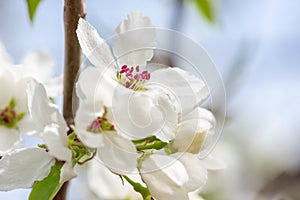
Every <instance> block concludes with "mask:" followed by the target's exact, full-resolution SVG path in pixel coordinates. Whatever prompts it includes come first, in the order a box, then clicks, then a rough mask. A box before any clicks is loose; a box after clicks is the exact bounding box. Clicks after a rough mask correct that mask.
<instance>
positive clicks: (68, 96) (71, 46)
mask: <svg viewBox="0 0 300 200" xmlns="http://www.w3.org/2000/svg"><path fill="white" fill-rule="evenodd" d="M85 15H86V11H85V4H84V0H65V5H64V28H65V61H64V94H63V95H64V100H63V115H64V118H65V120H66V121H67V124H68V125H70V124H73V109H74V108H73V103H74V102H76V100H75V99H73V89H74V83H75V79H76V76H77V73H78V71H79V67H80V64H81V48H80V45H79V42H78V39H77V35H76V28H77V24H78V20H79V18H80V17H83V18H84V17H85Z"/></svg>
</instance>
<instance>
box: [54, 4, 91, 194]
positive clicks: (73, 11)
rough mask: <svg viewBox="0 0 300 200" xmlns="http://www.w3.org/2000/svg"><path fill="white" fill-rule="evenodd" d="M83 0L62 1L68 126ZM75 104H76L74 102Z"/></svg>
mask: <svg viewBox="0 0 300 200" xmlns="http://www.w3.org/2000/svg"><path fill="white" fill-rule="evenodd" d="M85 15H86V10H85V3H84V0H65V1H64V29H65V60H64V93H63V115H64V118H65V120H66V122H67V125H68V126H70V125H71V124H74V116H73V109H75V108H73V102H75V103H76V102H77V101H76V99H73V89H74V84H75V80H76V76H77V73H78V71H79V68H80V65H81V48H80V45H79V42H78V39H77V35H76V28H77V23H78V20H79V18H80V17H83V18H84V17H85ZM75 105H76V104H75ZM68 184H69V183H68V182H66V183H64V185H63V186H62V188H61V189H60V190H59V192H58V193H57V195H56V196H55V198H54V199H55V200H64V199H66V194H67V188H68Z"/></svg>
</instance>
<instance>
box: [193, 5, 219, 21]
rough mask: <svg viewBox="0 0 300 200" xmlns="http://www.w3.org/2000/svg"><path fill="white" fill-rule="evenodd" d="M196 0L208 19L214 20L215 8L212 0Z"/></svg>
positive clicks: (199, 8)
mask: <svg viewBox="0 0 300 200" xmlns="http://www.w3.org/2000/svg"><path fill="white" fill-rule="evenodd" d="M194 2H195V3H196V5H197V7H198V10H199V11H200V12H201V13H202V15H203V16H204V17H205V18H206V19H207V21H209V22H211V23H212V22H214V20H215V19H214V8H213V5H212V2H211V0H194Z"/></svg>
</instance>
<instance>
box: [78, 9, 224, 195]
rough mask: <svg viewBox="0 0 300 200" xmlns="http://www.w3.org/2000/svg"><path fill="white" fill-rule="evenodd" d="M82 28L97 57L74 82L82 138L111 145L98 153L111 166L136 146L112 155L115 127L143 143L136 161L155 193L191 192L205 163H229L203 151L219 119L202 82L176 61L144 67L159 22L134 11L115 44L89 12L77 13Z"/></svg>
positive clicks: (84, 42)
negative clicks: (203, 154) (87, 18)
mask: <svg viewBox="0 0 300 200" xmlns="http://www.w3.org/2000/svg"><path fill="white" fill-rule="evenodd" d="M141 33H143V34H141ZM77 36H78V40H79V43H80V45H81V48H82V50H83V53H84V54H85V55H86V57H87V58H88V59H89V61H90V62H91V63H92V64H93V65H94V67H88V68H87V69H85V70H84V71H83V72H81V74H80V76H79V79H78V82H77V84H76V93H77V95H78V97H79V99H80V105H79V109H78V111H77V113H76V129H77V130H76V132H77V133H78V135H79V137H80V139H81V140H82V141H83V142H84V143H85V144H87V145H88V146H90V147H94V148H97V149H98V151H97V154H98V155H100V154H101V153H99V152H101V151H102V152H106V153H105V154H104V153H103V154H102V155H105V156H102V157H101V156H98V157H100V160H101V159H102V161H103V163H104V165H106V166H107V167H108V168H109V169H111V166H112V165H114V166H117V165H116V164H117V163H118V162H121V163H122V162H123V161H124V160H126V159H127V158H129V156H130V155H132V152H133V151H134V150H133V148H132V151H129V150H128V149H129V148H128V147H127V146H125V145H124V146H122V145H119V144H120V143H119V144H115V145H114V146H115V147H117V148H119V147H122V148H124V149H125V150H126V151H127V155H124V154H120V155H122V157H123V158H119V157H117V156H110V155H115V153H116V152H117V151H115V149H113V148H110V147H108V145H106V144H107V140H106V139H105V137H109V136H111V134H110V133H109V132H113V133H114V135H118V136H120V137H122V138H126V139H127V140H128V141H129V140H132V142H133V143H134V144H135V145H136V146H135V147H136V149H137V150H139V151H141V152H139V153H140V157H139V159H138V160H139V162H138V165H137V167H138V170H139V173H140V175H141V177H142V180H143V181H144V183H145V184H146V186H147V188H148V189H149V191H150V193H151V195H152V197H153V198H154V199H157V200H164V199H170V198H171V199H175V200H176V199H178V200H182V199H189V198H190V197H189V196H191V195H189V193H191V192H194V191H197V190H198V189H199V188H200V187H202V186H203V185H204V184H205V183H206V180H207V170H209V169H212V170H215V169H220V168H223V167H224V165H223V164H222V163H220V162H218V161H216V160H215V159H213V158H211V157H206V158H205V159H199V153H201V151H202V150H203V149H204V148H205V144H206V142H207V141H209V139H210V138H211V136H212V135H213V134H214V129H215V123H216V122H215V118H214V116H213V114H212V113H211V112H210V111H208V110H206V109H204V108H200V107H199V106H200V104H201V103H203V102H204V101H205V100H206V99H207V97H208V96H209V90H208V88H207V86H206V85H205V83H204V82H203V81H202V80H200V79H199V78H197V77H196V76H194V75H193V74H191V73H189V72H187V71H184V70H182V69H179V68H175V67H174V68H170V67H169V68H159V69H157V70H151V71H150V70H146V69H147V63H148V61H150V60H151V59H152V57H153V49H154V48H155V46H156V42H155V29H154V26H153V24H152V22H151V20H150V19H149V18H148V17H144V16H142V15H141V14H140V13H130V14H129V15H128V19H126V20H123V21H122V22H121V23H120V25H119V26H118V27H117V28H116V37H115V41H114V42H113V43H112V46H111V48H112V51H111V50H110V46H109V45H108V44H107V43H106V42H105V41H104V40H103V39H102V38H101V37H100V36H99V35H98V33H97V31H96V29H95V28H94V27H92V26H91V25H90V24H89V23H88V22H87V21H85V20H84V19H80V20H79V23H78V29H77ZM95 133H96V134H95ZM154 136H155V137H154ZM109 140H110V141H112V143H114V142H113V141H114V140H113V139H109ZM148 143H150V144H149V145H147V144H148ZM103 146H106V147H105V148H102V149H100V148H101V147H103ZM99 147H100V148H99ZM133 147H134V146H133ZM163 150H165V152H164V151H163ZM104 158H106V160H105V161H104ZM115 158H116V159H115ZM128 160H129V159H128ZM107 163H110V164H111V166H109V164H107ZM128 163H129V162H128ZM134 163H135V162H134ZM119 166H120V164H119ZM132 167H134V166H133V165H132ZM111 170H112V169H111ZM112 171H114V170H112ZM128 172H129V171H128ZM120 174H122V173H120ZM122 175H123V174H122Z"/></svg>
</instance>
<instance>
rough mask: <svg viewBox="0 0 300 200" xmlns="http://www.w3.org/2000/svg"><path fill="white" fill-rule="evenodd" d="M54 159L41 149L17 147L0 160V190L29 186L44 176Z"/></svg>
mask: <svg viewBox="0 0 300 200" xmlns="http://www.w3.org/2000/svg"><path fill="white" fill-rule="evenodd" d="M54 163H55V159H54V158H53V157H52V156H51V155H49V154H48V153H46V152H45V150H43V149H38V148H31V149H19V150H16V151H15V152H12V153H10V154H8V155H6V156H4V157H3V158H2V159H1V160H0V190H1V191H6V190H12V189H16V188H29V187H31V186H32V185H33V183H34V181H38V180H42V179H43V178H45V177H46V176H47V175H48V174H49V172H50V170H51V167H52V165H53V164H54Z"/></svg>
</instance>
